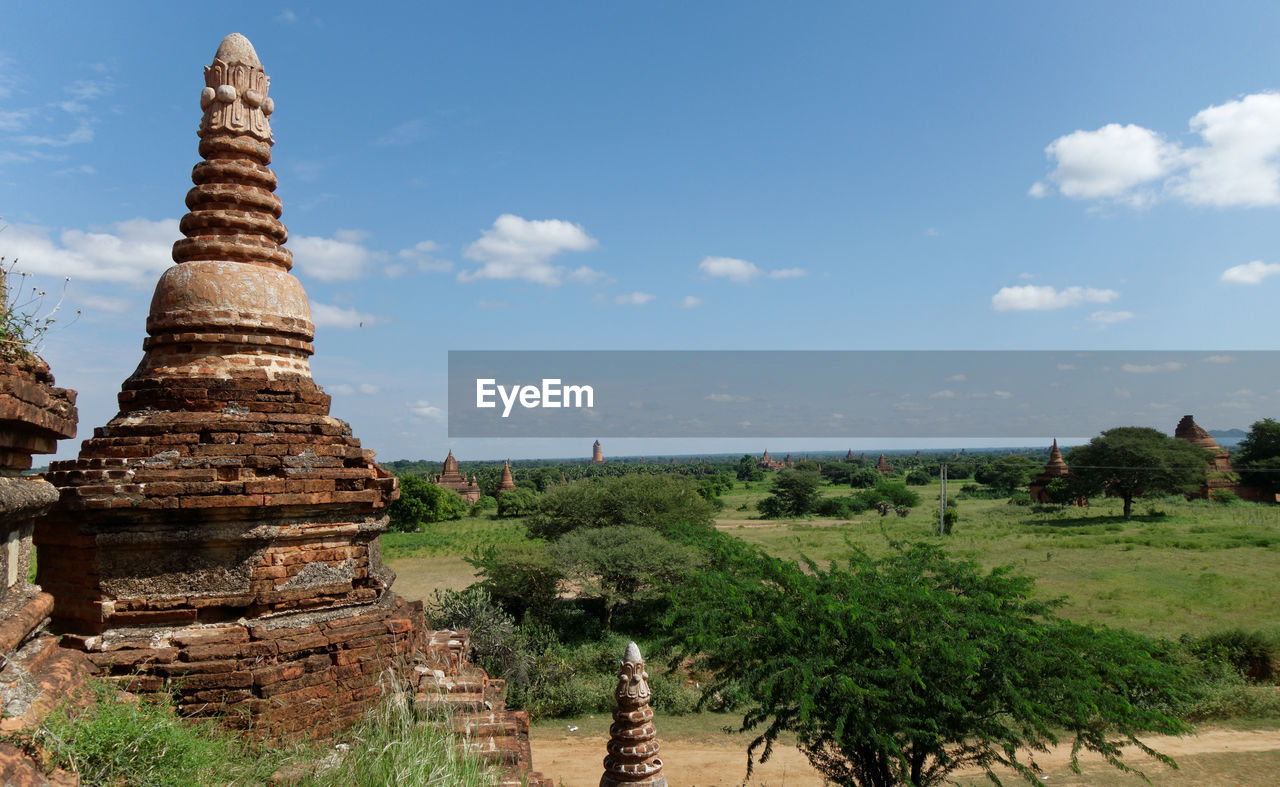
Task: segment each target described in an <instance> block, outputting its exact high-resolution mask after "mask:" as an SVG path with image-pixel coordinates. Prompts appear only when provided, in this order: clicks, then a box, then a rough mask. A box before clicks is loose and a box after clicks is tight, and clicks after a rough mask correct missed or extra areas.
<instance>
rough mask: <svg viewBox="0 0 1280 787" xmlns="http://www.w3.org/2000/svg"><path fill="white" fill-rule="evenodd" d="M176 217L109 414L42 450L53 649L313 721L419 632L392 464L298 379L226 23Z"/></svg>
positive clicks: (253, 85)
mask: <svg viewBox="0 0 1280 787" xmlns="http://www.w3.org/2000/svg"><path fill="white" fill-rule="evenodd" d="M205 85H206V86H205V88H204V90H203V92H202V93H201V95H200V105H201V107H202V108H203V109H204V117H203V119H202V121H201V124H200V129H199V133H198V135H199V137H200V146H199V151H200V156H201V157H202V158H203V161H201V162H200V163H198V164H196V166H195V168H194V170H193V172H192V181H193V182H194V183H195V187H194V188H192V189H191V190H190V191H189V192H188V194H187V199H186V203H187V207H188V208H189V209H190V212H189V213H187V215H186V216H184V217H183V219H182V222H181V225H180V229H181V231H182V234H183V235H184V236H186V237H185V238H184V239H182V240H179V241H177V242H176V243H175V244H174V246H173V259H174V261H175V262H177V263H178V264H177V265H174V266H173V267H171V268H169V269H168V270H166V271H165V272H164V274H163V275H162V276H161V277H160V281H159V283H158V284H157V285H156V290H155V295H154V296H153V298H152V301H151V311H150V315H149V316H148V318H147V326H146V327H147V333H148V334H149V336H148V337H147V338H146V339H145V340H144V341H143V349H144V351H145V354H144V356H143V359H142V362H141V363H140V364H139V365H138V368H137V370H136V371H135V372H134V373H133V375H132V376H130V377H129V379H127V380H125V382H124V384H123V387H122V390H121V392H120V394H119V404H120V412H119V414H118V415H117V416H116V417H115V418H113V419H112V420H111V421H110V422H109V423H107V425H106V426H103V427H99V428H97V429H95V430H94V434H93V437H92V438H91V439H88V440H86V441H84V443H83V445H82V448H81V451H80V455H79V458H78V459H76V460H74V461H65V462H55V463H53V465H52V467H51V472H50V473H49V475H48V478H49V480H50V481H51V482H52V483H54V484H55V485H57V486H58V487H60V491H61V500H60V502H59V504H58V506H57V507H56V509H55V511H54V512H53V513H52V514H51V515H50V517H49V519H48V520H46V521H45V522H44V523H42V524H41V525H40V527H39V528H38V529H37V534H36V542H37V544H38V546H39V548H40V552H39V561H38V562H39V577H38V581H39V582H40V584H41V585H42V586H43V587H44V588H45V589H46V590H47V591H48V592H50V593H51V594H52V595H53V596H54V597H55V599H56V603H55V606H54V610H53V623H54V625H55V626H56V627H57V628H58V629H59V630H61V631H62V632H65V633H66V634H68V635H69V636H67V637H64V642H65V643H69V644H70V645H72V646H73V647H79V648H82V649H84V650H86V651H88V652H89V654H90V658H91V659H92V660H93V661H95V662H96V663H97V664H98V665H99V666H101V667H103V668H105V669H106V670H107V671H108V673H109V674H113V675H117V676H120V678H121V680H122V682H126V683H128V684H130V685H132V686H133V687H134V688H136V689H140V690H166V691H170V692H172V693H173V694H174V695H175V696H176V698H177V701H178V703H179V709H180V710H181V711H182V712H183V713H184V714H187V715H191V716H213V715H224V716H225V717H226V719H227V721H228V723H231V724H235V725H236V726H245V727H250V726H251V727H252V728H253V729H254V730H255V731H256V732H258V733H260V734H265V735H269V736H271V737H281V736H286V737H287V736H293V735H296V734H312V735H321V734H324V733H326V732H328V731H330V730H332V729H334V728H335V727H337V726H340V725H342V724H344V723H346V722H347V721H349V720H351V719H353V718H355V717H357V716H358V715H359V714H360V713H362V712H363V710H364V709H365V708H366V707H367V706H368V705H369V703H370V702H372V701H373V700H375V699H376V697H377V695H378V693H379V687H378V686H377V685H376V683H377V679H378V677H379V674H380V673H381V672H382V671H383V670H385V669H386V668H387V667H388V666H389V665H390V664H391V663H392V661H393V660H394V657H395V656H396V655H397V654H400V653H406V652H409V651H410V650H412V649H414V648H415V647H416V646H418V645H420V644H421V639H422V623H421V619H422V618H421V606H420V604H419V605H409V604H407V603H406V602H404V601H403V600H402V599H401V598H400V597H398V596H397V595H395V594H394V593H392V592H391V591H390V585H391V582H392V580H393V578H394V574H392V572H390V571H389V570H387V569H386V568H384V567H383V565H382V561H381V559H380V554H379V540H378V535H379V534H380V533H381V532H382V531H383V530H384V529H385V528H386V526H387V516H386V508H387V505H388V504H389V503H390V502H391V501H392V500H393V499H395V497H396V495H397V494H398V493H397V491H396V484H395V480H394V478H393V477H392V476H391V475H390V474H388V473H387V472H385V471H384V470H382V469H381V468H380V467H378V466H377V465H376V464H375V463H374V462H373V453H372V452H371V451H367V450H364V449H362V448H361V447H360V442H359V441H358V440H357V439H356V438H355V437H353V436H352V434H351V428H350V427H349V426H348V425H347V424H346V423H345V422H343V421H340V420H338V419H337V418H334V417H332V416H330V415H329V397H328V396H327V395H326V394H325V393H324V391H323V390H321V388H320V387H319V386H317V385H316V383H315V382H314V381H313V380H312V378H311V371H310V367H309V362H308V359H309V357H310V356H311V354H312V350H313V348H312V345H311V340H312V337H313V326H312V322H311V313H310V309H309V306H308V303H307V296H306V293H305V292H304V291H303V289H302V285H301V284H300V283H299V282H298V280H297V279H296V278H294V277H293V276H292V275H291V274H290V273H289V270H290V268H291V266H292V255H291V254H290V253H289V251H288V250H286V249H285V248H283V244H284V242H285V240H286V238H287V232H286V230H285V227H284V225H283V224H281V223H280V220H279V217H280V214H281V203H280V199H279V198H278V197H276V196H275V194H274V193H273V192H274V190H275V187H276V176H275V174H274V173H273V172H272V171H271V170H270V169H268V167H267V165H268V164H269V163H270V161H271V147H272V144H273V139H272V135H271V127H270V123H269V118H270V116H271V113H272V110H273V102H272V99H271V98H269V97H268V96H267V90H268V79H267V76H266V74H265V73H264V71H263V69H262V65H261V63H260V62H259V61H258V57H257V54H256V53H255V52H254V49H253V46H252V45H251V44H250V43H249V41H248V40H247V39H246V38H244V37H243V36H241V35H239V34H233V35H230V36H227V38H226V39H224V40H223V41H222V44H221V46H219V47H218V51H217V54H216V55H215V56H214V60H213V64H212V65H210V66H209V67H207V68H206V69H205Z"/></svg>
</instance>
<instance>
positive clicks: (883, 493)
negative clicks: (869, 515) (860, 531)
mask: <svg viewBox="0 0 1280 787" xmlns="http://www.w3.org/2000/svg"><path fill="white" fill-rule="evenodd" d="M854 497H857V498H859V499H860V500H861V501H862V502H863V503H865V504H866V507H867V508H875V507H877V506H878V505H879V504H881V503H888V504H889V505H890V507H891V508H896V507H897V506H906V507H907V508H915V507H916V506H918V505H920V495H919V493H917V492H915V491H913V490H910V489H907V485H906V484H904V483H903V482H901V481H891V480H889V479H888V478H881V479H880V480H879V481H877V482H876V485H875V486H873V487H871V488H870V489H864V490H862V491H861V492H858V493H857V494H856V495H854Z"/></svg>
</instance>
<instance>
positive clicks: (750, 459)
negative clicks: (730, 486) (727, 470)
mask: <svg viewBox="0 0 1280 787" xmlns="http://www.w3.org/2000/svg"><path fill="white" fill-rule="evenodd" d="M736 469H737V475H738V480H739V481H760V480H762V479H763V478H764V471H763V470H761V469H760V465H759V464H758V463H757V462H756V458H755V457H754V456H752V455H751V454H743V455H742V458H741V459H739V460H738V465H737V468H736Z"/></svg>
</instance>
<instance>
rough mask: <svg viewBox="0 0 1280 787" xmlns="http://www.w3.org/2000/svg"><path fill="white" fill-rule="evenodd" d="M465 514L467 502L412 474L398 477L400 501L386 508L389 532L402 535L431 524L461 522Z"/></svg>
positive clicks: (447, 490) (456, 494)
mask: <svg viewBox="0 0 1280 787" xmlns="http://www.w3.org/2000/svg"><path fill="white" fill-rule="evenodd" d="M466 513H467V502H466V501H465V500H463V499H462V495H460V494H458V493H457V492H455V491H453V490H452V489H445V488H444V487H441V486H436V485H435V484H433V483H431V482H430V481H428V480H427V479H425V478H422V477H421V476H413V475H409V476H401V477H400V499H399V500H396V501H395V502H394V503H392V504H391V505H390V506H389V507H388V508H387V514H388V515H390V517H391V529H392V530H400V531H405V532H413V531H415V530H419V529H420V528H421V527H422V526H423V525H429V524H431V523H433V522H443V521H445V520H447V519H461V518H462V517H463V516H465V515H466Z"/></svg>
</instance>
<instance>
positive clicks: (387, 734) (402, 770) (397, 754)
mask: <svg viewBox="0 0 1280 787" xmlns="http://www.w3.org/2000/svg"><path fill="white" fill-rule="evenodd" d="M383 688H384V695H383V699H382V702H381V703H379V704H378V705H376V706H374V707H373V708H372V709H370V710H369V711H367V712H366V713H365V714H364V716H363V717H362V718H361V720H360V722H359V724H357V725H356V726H355V727H353V728H352V729H351V730H350V731H349V732H348V733H347V734H346V735H344V736H343V737H344V738H345V739H346V740H347V741H348V743H347V746H348V748H347V750H346V752H345V753H344V754H343V755H342V757H341V758H340V759H338V761H337V763H336V764H335V765H334V767H332V768H317V769H315V771H314V772H313V774H312V775H311V776H310V777H308V778H304V779H302V780H301V785H303V787H307V786H308V785H317V786H318V787H319V786H320V785H324V786H325V787H328V786H329V785H332V787H349V786H350V785H366V784H368V785H374V784H395V785H412V784H448V785H450V787H455V786H456V787H485V786H486V785H491V784H494V783H495V781H496V779H497V774H495V773H494V772H493V770H492V768H490V767H489V766H487V765H485V764H484V763H483V762H482V761H481V760H480V758H479V757H478V756H477V755H476V754H475V753H473V752H471V751H470V750H465V749H464V747H463V746H460V745H459V741H458V740H457V739H456V738H455V737H454V736H453V734H452V732H451V731H450V728H449V719H448V718H446V717H443V716H427V717H425V718H424V717H423V716H422V715H420V714H419V713H418V712H417V711H415V709H414V703H413V697H412V696H410V695H409V694H408V693H407V692H403V691H397V690H392V689H390V688H389V687H388V686H387V685H386V684H384V687H383ZM228 782H229V780H228V779H226V778H225V777H219V778H216V779H214V780H213V781H212V782H211V783H214V784H225V783H228ZM261 783H265V782H261Z"/></svg>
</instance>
